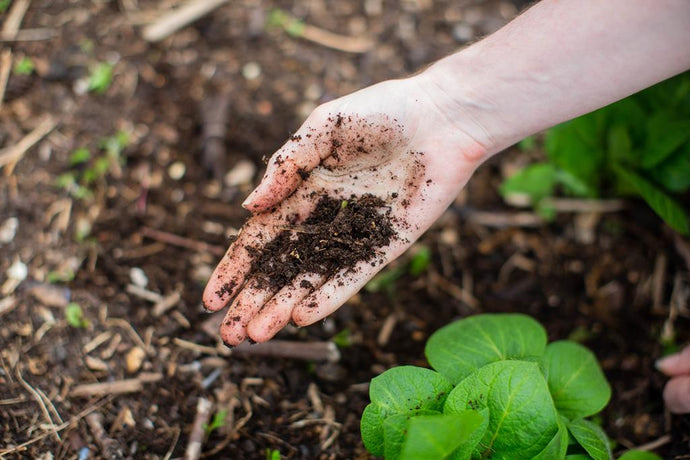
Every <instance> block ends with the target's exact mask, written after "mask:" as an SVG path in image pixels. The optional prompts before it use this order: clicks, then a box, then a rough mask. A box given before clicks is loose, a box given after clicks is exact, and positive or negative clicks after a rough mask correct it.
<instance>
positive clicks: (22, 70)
mask: <svg viewBox="0 0 690 460" xmlns="http://www.w3.org/2000/svg"><path fill="white" fill-rule="evenodd" d="M35 69H36V66H35V65H34V61H32V60H31V58H30V57H27V56H24V57H23V58H21V59H20V60H19V62H17V63H16V64H15V65H14V69H12V70H13V72H14V74H15V75H31V74H32V73H34V70H35Z"/></svg>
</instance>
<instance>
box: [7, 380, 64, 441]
mask: <svg viewBox="0 0 690 460" xmlns="http://www.w3.org/2000/svg"><path fill="white" fill-rule="evenodd" d="M16 374H17V378H18V379H19V383H21V385H22V386H23V387H24V388H25V389H26V390H27V391H28V392H29V393H31V395H32V396H33V397H34V399H35V400H36V402H37V403H38V406H39V407H40V408H41V412H43V416H44V417H45V418H46V421H47V422H48V425H49V426H50V427H51V433H52V434H53V435H54V436H55V440H56V441H58V442H61V441H62V440H61V439H60V435H59V434H58V430H57V425H55V423H54V422H53V418H52V417H51V416H50V412H49V411H48V408H47V407H46V405H45V403H44V402H43V398H42V397H41V393H42V392H41V393H39V392H38V391H37V390H36V389H35V388H34V387H32V386H31V385H29V383H28V382H27V381H26V380H24V377H22V373H21V371H20V370H19V368H17V369H16ZM46 399H47V398H46ZM48 403H49V405H50V406H51V407H52V409H53V412H54V413H55V414H57V410H56V409H55V406H53V404H52V403H51V402H50V400H48ZM57 416H58V418H59V417H60V416H59V414H57Z"/></svg>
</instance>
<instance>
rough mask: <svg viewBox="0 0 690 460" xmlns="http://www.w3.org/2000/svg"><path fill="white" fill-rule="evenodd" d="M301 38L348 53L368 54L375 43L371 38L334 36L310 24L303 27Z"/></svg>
mask: <svg viewBox="0 0 690 460" xmlns="http://www.w3.org/2000/svg"><path fill="white" fill-rule="evenodd" d="M299 36H300V37H302V38H304V39H306V40H309V41H312V42H314V43H317V44H319V45H323V46H325V47H327V48H332V49H335V50H338V51H345V52H347V53H366V52H367V51H369V50H370V49H371V48H372V47H373V46H374V41H373V40H371V39H369V38H364V37H350V36H346V35H339V34H334V33H333V32H329V31H327V30H324V29H320V28H318V27H315V26H311V25H309V24H304V25H303V26H302V27H301V29H300V33H299Z"/></svg>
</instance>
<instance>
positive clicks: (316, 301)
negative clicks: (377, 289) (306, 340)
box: [292, 243, 408, 326]
mask: <svg viewBox="0 0 690 460" xmlns="http://www.w3.org/2000/svg"><path fill="white" fill-rule="evenodd" d="M407 246H408V245H407V244H402V243H398V244H394V245H392V246H390V247H388V248H386V254H385V256H384V258H383V259H375V260H374V261H369V262H360V263H358V264H357V265H355V267H354V268H352V269H346V270H343V271H340V272H339V273H337V274H336V275H335V276H333V277H332V278H331V279H329V280H328V281H327V282H325V283H324V284H323V286H321V288H319V289H317V290H316V291H314V292H313V293H312V294H310V295H308V296H306V297H305V298H304V300H302V302H300V303H299V304H298V305H297V306H295V308H294V310H293V311H292V320H293V321H294V322H295V324H297V325H298V326H308V325H310V324H313V323H315V322H316V321H319V320H321V319H323V318H325V317H326V316H328V315H330V314H331V313H333V312H334V311H336V310H337V309H338V308H340V307H341V306H342V305H343V304H344V303H345V302H347V300H348V299H349V298H350V297H352V296H353V295H355V294H356V293H357V292H358V291H359V290H360V289H362V288H363V287H364V285H365V284H367V282H368V281H369V280H370V279H371V278H373V277H374V275H376V273H378V272H379V271H380V270H381V269H382V268H383V267H384V266H385V265H386V264H387V263H388V262H390V261H391V260H393V259H395V258H396V257H398V256H399V255H400V254H402V253H403V252H404V250H405V249H406V247H407Z"/></svg>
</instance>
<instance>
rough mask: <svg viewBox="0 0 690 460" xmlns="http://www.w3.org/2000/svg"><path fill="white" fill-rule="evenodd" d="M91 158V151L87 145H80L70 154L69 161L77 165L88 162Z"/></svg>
mask: <svg viewBox="0 0 690 460" xmlns="http://www.w3.org/2000/svg"><path fill="white" fill-rule="evenodd" d="M90 159H91V151H89V149H87V148H86V147H80V148H78V149H76V150H75V151H73V152H72V153H71V154H70V156H69V163H70V165H72V166H76V165H79V164H82V163H86V162H87V161H89V160H90Z"/></svg>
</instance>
